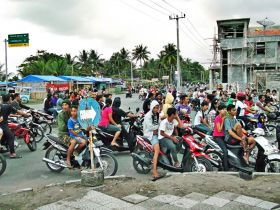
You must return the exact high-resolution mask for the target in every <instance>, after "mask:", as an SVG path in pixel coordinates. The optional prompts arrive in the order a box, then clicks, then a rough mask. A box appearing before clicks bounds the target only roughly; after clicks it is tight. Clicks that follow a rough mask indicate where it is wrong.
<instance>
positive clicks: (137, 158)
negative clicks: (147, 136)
mask: <svg viewBox="0 0 280 210" xmlns="http://www.w3.org/2000/svg"><path fill="white" fill-rule="evenodd" d="M131 156H132V158H133V159H135V160H137V161H139V162H140V163H141V164H143V165H146V166H149V165H151V162H150V161H147V160H145V159H144V158H143V157H141V156H140V155H138V154H136V153H131Z"/></svg>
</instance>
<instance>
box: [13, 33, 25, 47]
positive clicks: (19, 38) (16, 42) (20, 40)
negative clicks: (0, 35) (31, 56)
mask: <svg viewBox="0 0 280 210" xmlns="http://www.w3.org/2000/svg"><path fill="white" fill-rule="evenodd" d="M8 44H9V47H28V46H29V34H9V35H8Z"/></svg>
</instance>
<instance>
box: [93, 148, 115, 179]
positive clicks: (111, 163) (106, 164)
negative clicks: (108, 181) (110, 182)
mask: <svg viewBox="0 0 280 210" xmlns="http://www.w3.org/2000/svg"><path fill="white" fill-rule="evenodd" d="M100 159H101V161H102V165H103V171H104V176H105V177H106V176H114V175H115V174H116V173H117V171H118V161H117V159H116V158H115V156H114V155H113V154H111V153H101V154H100ZM96 160H97V159H96ZM96 167H97V168H101V167H100V164H99V163H98V162H97V163H96Z"/></svg>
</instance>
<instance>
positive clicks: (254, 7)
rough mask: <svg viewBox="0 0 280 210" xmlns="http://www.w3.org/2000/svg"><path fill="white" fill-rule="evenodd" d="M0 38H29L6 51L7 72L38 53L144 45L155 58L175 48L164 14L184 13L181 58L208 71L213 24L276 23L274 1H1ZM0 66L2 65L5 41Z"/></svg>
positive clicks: (172, 30)
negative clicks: (165, 48)
mask: <svg viewBox="0 0 280 210" xmlns="http://www.w3.org/2000/svg"><path fill="white" fill-rule="evenodd" d="M0 5H1V6H0V8H1V9H0V26H1V30H0V32H1V33H0V38H1V40H4V39H5V38H7V36H8V34H17V33H29V37H30V46H29V47H14V48H8V68H9V72H11V71H12V72H15V71H16V69H17V66H18V65H20V64H21V63H22V61H23V60H24V59H25V58H26V57H27V56H29V55H32V54H35V53H36V51H37V50H38V49H39V50H47V51H49V52H53V53H57V54H65V53H71V54H72V55H77V54H79V52H80V51H81V50H83V49H85V50H90V49H95V50H97V51H98V53H99V54H102V57H103V58H109V57H110V56H111V55H112V53H113V52H116V51H118V50H120V49H121V48H122V47H125V48H127V49H128V50H130V51H131V50H132V49H133V48H134V46H136V45H138V44H144V45H147V46H148V49H149V50H150V52H151V56H152V57H156V55H157V54H158V52H159V51H160V50H161V49H162V46H163V45H166V44H167V43H172V42H173V43H176V30H175V29H176V28H175V21H170V20H169V18H168V15H171V14H180V11H182V12H184V13H185V14H186V18H185V19H182V20H181V22H180V26H181V27H180V28H181V31H180V48H181V52H182V55H183V57H188V58H191V59H193V60H197V61H199V62H201V63H203V64H204V66H206V67H207V66H208V65H209V64H208V63H209V62H210V60H211V58H212V54H211V51H210V49H211V46H210V45H211V43H212V41H211V40H210V39H207V38H211V37H213V34H214V27H215V26H216V20H218V19H231V18H247V17H249V18H251V26H255V25H257V24H256V20H260V19H264V18H265V17H268V18H269V19H271V20H273V21H274V22H275V23H276V24H280V23H279V22H280V20H279V17H280V13H279V8H280V1H279V0H266V1H261V0H227V1H225V0H1V3H0ZM0 49H1V51H0V52H1V53H0V63H4V62H5V56H4V42H3V41H2V42H1V44H0Z"/></svg>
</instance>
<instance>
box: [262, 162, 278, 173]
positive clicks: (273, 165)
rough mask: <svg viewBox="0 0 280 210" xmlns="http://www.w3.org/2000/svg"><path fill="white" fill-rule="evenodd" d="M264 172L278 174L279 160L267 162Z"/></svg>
mask: <svg viewBox="0 0 280 210" xmlns="http://www.w3.org/2000/svg"><path fill="white" fill-rule="evenodd" d="M265 172H269V173H280V160H279V159H272V160H269V161H268V162H267V163H266V165H265Z"/></svg>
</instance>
